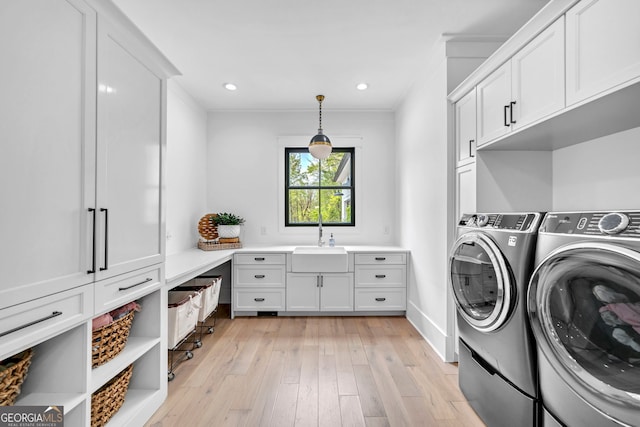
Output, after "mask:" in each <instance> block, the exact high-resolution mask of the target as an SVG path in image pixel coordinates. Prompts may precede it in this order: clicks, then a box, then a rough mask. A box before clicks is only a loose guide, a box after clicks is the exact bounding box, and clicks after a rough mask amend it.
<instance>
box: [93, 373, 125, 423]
mask: <svg viewBox="0 0 640 427" xmlns="http://www.w3.org/2000/svg"><path fill="white" fill-rule="evenodd" d="M132 372H133V365H129V366H127V367H126V368H125V369H124V370H123V371H122V372H120V373H119V374H118V375H116V376H115V377H113V378H112V379H111V380H109V382H108V383H106V384H105V385H103V386H102V387H100V388H99V389H98V390H97V391H96V392H94V393H93V394H92V395H91V427H102V426H104V425H106V424H107V423H108V422H109V420H110V419H111V417H113V415H114V414H115V413H116V412H118V411H119V410H120V408H121V407H122V404H123V403H124V396H125V395H126V394H127V389H128V388H129V381H130V380H131V373H132Z"/></svg>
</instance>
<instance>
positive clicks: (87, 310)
mask: <svg viewBox="0 0 640 427" xmlns="http://www.w3.org/2000/svg"><path fill="white" fill-rule="evenodd" d="M92 315H93V285H85V286H80V287H77V288H73V289H70V290H68V291H64V292H59V293H57V294H53V295H49V296H47V297H44V298H39V299H36V300H33V301H29V302H26V303H23V304H19V305H14V306H12V307H9V308H6V309H3V310H0V349H1V350H0V360H2V359H4V358H5V357H6V356H11V354H13V353H16V352H17V351H20V350H22V349H24V348H27V347H30V346H32V345H35V344H37V343H38V342H40V341H44V340H46V339H48V338H50V337H52V336H54V335H57V334H59V333H61V332H62V331H64V330H66V329H68V328H70V327H73V326H75V325H78V324H80V323H82V322H83V321H85V320H87V319H89V318H90V317H91V316H92ZM5 352H6V353H5Z"/></svg>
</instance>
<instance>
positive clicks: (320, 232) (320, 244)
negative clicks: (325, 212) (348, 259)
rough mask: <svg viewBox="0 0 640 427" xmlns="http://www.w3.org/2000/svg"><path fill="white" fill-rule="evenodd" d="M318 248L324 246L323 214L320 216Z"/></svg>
mask: <svg viewBox="0 0 640 427" xmlns="http://www.w3.org/2000/svg"><path fill="white" fill-rule="evenodd" d="M318 246H319V247H323V246H324V240H322V213H320V214H319V215H318Z"/></svg>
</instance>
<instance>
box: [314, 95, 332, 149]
mask: <svg viewBox="0 0 640 427" xmlns="http://www.w3.org/2000/svg"><path fill="white" fill-rule="evenodd" d="M316 99H317V100H318V103H319V104H320V126H319V127H318V134H317V135H316V136H314V137H313V138H311V142H309V153H311V155H312V156H313V157H315V158H316V159H320V160H324V159H326V158H327V157H329V154H331V141H329V138H328V137H327V135H325V134H324V133H322V101H324V95H317V96H316Z"/></svg>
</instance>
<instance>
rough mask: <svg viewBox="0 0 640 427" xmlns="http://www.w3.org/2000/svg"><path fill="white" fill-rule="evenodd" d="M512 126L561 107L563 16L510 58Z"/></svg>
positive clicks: (530, 120) (562, 91) (562, 87)
mask: <svg viewBox="0 0 640 427" xmlns="http://www.w3.org/2000/svg"><path fill="white" fill-rule="evenodd" d="M511 72H512V89H511V95H512V98H513V101H515V102H516V103H515V104H513V105H512V106H511V108H512V109H513V111H512V112H511V115H513V117H514V121H515V123H513V129H518V128H521V127H524V126H527V125H529V124H530V123H533V122H535V121H536V120H539V119H541V118H543V117H545V116H548V115H550V114H553V113H555V112H556V111H559V110H560V109H562V108H564V18H560V19H558V20H557V21H556V22H555V23H554V24H552V25H551V26H550V27H549V28H547V29H546V30H544V31H543V32H542V33H540V35H538V36H537V37H536V38H535V39H533V40H532V41H531V42H529V43H528V44H527V45H526V46H525V47H524V48H523V49H522V50H520V51H519V52H518V53H517V54H515V55H514V57H513V58H512V59H511Z"/></svg>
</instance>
